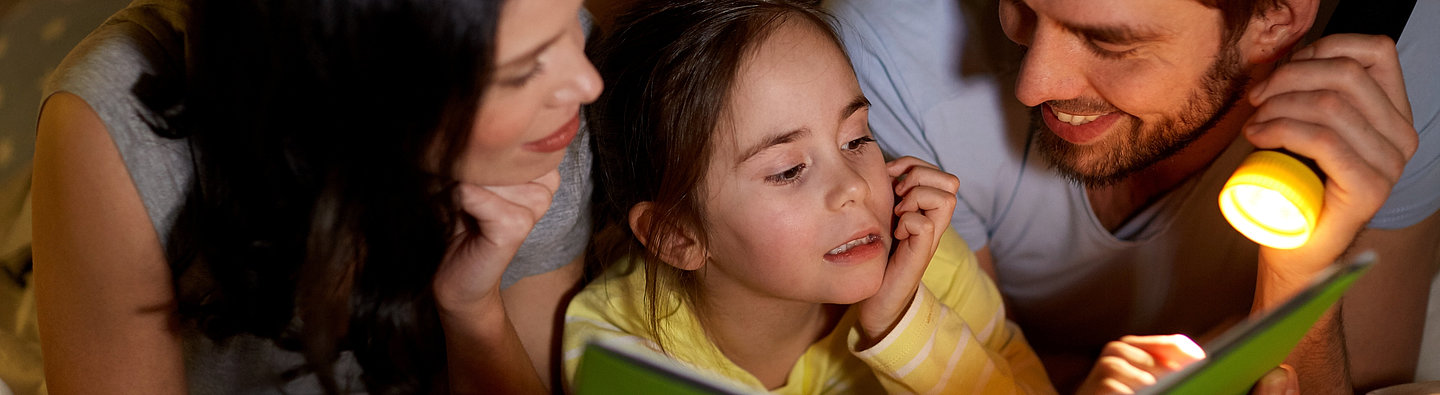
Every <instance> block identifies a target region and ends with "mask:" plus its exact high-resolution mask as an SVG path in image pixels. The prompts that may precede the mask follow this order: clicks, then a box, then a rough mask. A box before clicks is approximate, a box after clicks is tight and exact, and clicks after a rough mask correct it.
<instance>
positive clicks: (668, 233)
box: [630, 202, 708, 270]
mask: <svg viewBox="0 0 1440 395" xmlns="http://www.w3.org/2000/svg"><path fill="white" fill-rule="evenodd" d="M653 207H654V204H652V203H651V202H640V203H637V204H635V206H633V207H630V232H631V233H634V234H635V238H636V239H639V240H640V244H642V245H644V246H645V248H648V249H649V250H650V251H653V252H654V253H655V255H656V256H659V257H660V260H663V261H665V263H666V264H669V265H670V266H674V267H675V268H677V269H680V270H696V269H699V268H701V267H703V266H705V262H706V261H707V260H708V259H706V258H708V256H707V254H706V251H705V248H704V247H703V246H701V245H700V241H699V238H696V237H695V235H694V233H693V232H692V231H691V230H690V229H683V228H682V227H680V226H674V225H665V224H660V225H657V224H655V216H654V215H653V213H652V210H651V208H653ZM654 226H661V227H662V229H657V231H656V232H653V233H652V232H651V228H652V227H654ZM652 235H654V236H655V238H656V239H658V240H653V241H656V242H659V244H660V245H652V244H651V243H652V240H650V236H652Z"/></svg>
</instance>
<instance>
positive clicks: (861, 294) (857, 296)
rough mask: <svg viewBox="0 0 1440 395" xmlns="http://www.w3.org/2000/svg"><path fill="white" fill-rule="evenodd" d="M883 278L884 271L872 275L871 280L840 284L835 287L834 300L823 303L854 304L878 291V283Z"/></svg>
mask: <svg viewBox="0 0 1440 395" xmlns="http://www.w3.org/2000/svg"><path fill="white" fill-rule="evenodd" d="M882 268H883V267H882ZM883 278H884V273H883V272H882V273H880V275H878V276H874V277H873V280H872V281H864V282H852V283H850V284H843V285H840V286H839V287H838V288H837V289H836V290H837V295H834V300H832V301H827V302H825V303H834V304H856V303H860V302H863V301H865V299H870V297H871V296H875V293H877V292H879V291H880V284H881V280H882V279H883Z"/></svg>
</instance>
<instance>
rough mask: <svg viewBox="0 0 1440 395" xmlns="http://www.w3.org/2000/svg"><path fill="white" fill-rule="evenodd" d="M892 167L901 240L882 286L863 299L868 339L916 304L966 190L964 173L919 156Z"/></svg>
mask: <svg viewBox="0 0 1440 395" xmlns="http://www.w3.org/2000/svg"><path fill="white" fill-rule="evenodd" d="M886 170H887V172H888V173H889V174H890V177H893V178H895V195H896V196H898V197H900V202H899V203H897V204H895V216H896V217H897V219H896V221H895V232H894V233H895V234H894V236H895V243H896V244H895V246H894V248H893V250H894V253H892V254H891V255H890V262H889V264H887V265H886V267H885V279H884V282H883V283H881V284H880V290H879V291H877V292H876V293H875V296H871V297H870V298H869V299H865V300H864V301H861V302H860V303H859V304H857V306H859V309H860V319H859V324H860V329H861V336H862V343H864V344H873V343H874V342H875V341H876V340H877V339H880V338H883V337H885V335H886V334H888V333H890V329H892V328H894V327H895V324H896V323H898V322H900V317H901V316H902V315H904V313H905V309H908V308H909V307H910V301H911V300H912V299H914V298H915V291H916V289H917V288H919V287H920V278H921V277H923V276H924V274H925V268H926V267H928V266H929V265H930V258H931V257H934V256H935V248H936V246H937V245H938V243H939V241H940V236H941V234H942V233H943V232H944V230H945V228H946V227H947V226H949V224H950V215H951V214H953V213H954V212H955V192H956V191H958V190H959V189H960V180H959V179H958V178H955V176H953V175H950V174H949V173H946V172H944V171H941V170H940V169H939V168H936V167H935V165H932V164H929V163H926V162H925V161H923V160H920V159H917V158H914V157H909V156H907V157H903V158H900V159H896V160H895V161H893V162H890V163H888V164H886Z"/></svg>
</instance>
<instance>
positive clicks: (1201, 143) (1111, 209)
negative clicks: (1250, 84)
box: [1085, 99, 1255, 232]
mask: <svg viewBox="0 0 1440 395" xmlns="http://www.w3.org/2000/svg"><path fill="white" fill-rule="evenodd" d="M1254 113H1255V107H1253V106H1251V105H1250V104H1249V102H1247V101H1245V99H1240V101H1238V102H1236V103H1235V105H1234V107H1232V108H1231V110H1230V112H1229V113H1228V114H1226V115H1225V117H1224V118H1222V119H1221V120H1220V122H1219V123H1217V124H1216V125H1215V127H1213V128H1211V129H1210V130H1209V131H1206V132H1205V134H1204V135H1202V136H1200V138H1199V139H1196V140H1195V141H1194V142H1192V143H1190V145H1189V146H1186V147H1185V148H1184V149H1182V150H1180V152H1177V153H1175V154H1174V155H1171V156H1170V157H1169V158H1165V159H1163V160H1161V161H1160V162H1157V163H1155V164H1154V165H1151V166H1150V167H1147V168H1145V169H1142V170H1140V171H1138V172H1135V174H1133V175H1130V176H1129V177H1126V178H1125V179H1123V180H1120V182H1117V183H1115V184H1113V185H1108V186H1103V187H1090V186H1087V187H1085V195H1086V196H1087V197H1088V198H1089V200H1090V209H1091V210H1092V211H1094V213H1095V218H1097V219H1099V220H1100V224H1101V225H1103V226H1104V227H1105V229H1106V230H1109V231H1111V232H1114V231H1115V230H1116V229H1119V228H1120V226H1121V225H1124V224H1125V223H1126V222H1127V221H1129V220H1130V218H1132V217H1134V216H1135V214H1136V213H1138V212H1140V211H1141V210H1142V209H1144V208H1145V207H1147V206H1149V205H1150V204H1151V203H1153V202H1154V201H1155V200H1158V199H1159V198H1160V197H1161V196H1164V195H1165V194H1166V193H1169V192H1170V191H1171V190H1173V189H1175V187H1176V186H1179V185H1180V184H1181V183H1184V182H1185V180H1188V179H1190V177H1194V176H1196V175H1198V174H1199V173H1201V172H1202V171H1203V170H1204V169H1206V168H1207V167H1209V166H1210V163H1211V162H1214V161H1215V158H1217V157H1219V156H1220V153H1222V152H1224V151H1225V148H1227V147H1229V146H1230V144H1231V143H1232V142H1234V141H1235V139H1236V138H1239V137H1240V127H1241V126H1244V124H1245V121H1246V120H1248V119H1249V118H1250V116H1251V115H1252V114H1254Z"/></svg>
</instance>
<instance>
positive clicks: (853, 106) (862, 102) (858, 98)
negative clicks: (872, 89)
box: [840, 94, 870, 121]
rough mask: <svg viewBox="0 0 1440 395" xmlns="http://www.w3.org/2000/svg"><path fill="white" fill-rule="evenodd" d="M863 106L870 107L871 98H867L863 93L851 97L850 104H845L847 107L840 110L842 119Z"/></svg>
mask: <svg viewBox="0 0 1440 395" xmlns="http://www.w3.org/2000/svg"><path fill="white" fill-rule="evenodd" d="M862 108H870V99H866V98H865V95H863V94H861V95H855V98H854V99H850V104H847V105H845V109H844V110H843V111H840V120H842V121H843V120H845V118H849V117H850V116H851V115H854V114H855V112H856V111H860V109H862Z"/></svg>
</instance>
